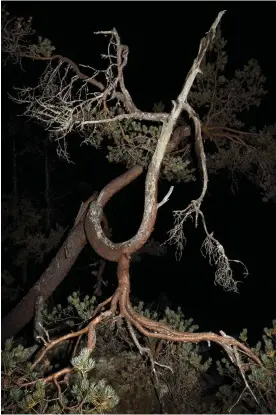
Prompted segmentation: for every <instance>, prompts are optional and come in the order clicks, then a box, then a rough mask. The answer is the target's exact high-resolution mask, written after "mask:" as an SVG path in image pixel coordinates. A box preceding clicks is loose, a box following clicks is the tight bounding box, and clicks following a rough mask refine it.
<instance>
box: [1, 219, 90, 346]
mask: <svg viewBox="0 0 276 415" xmlns="http://www.w3.org/2000/svg"><path fill="white" fill-rule="evenodd" d="M86 242H87V239H86V236H85V232H84V226H83V221H81V222H80V223H79V224H78V225H77V226H76V227H75V228H73V230H72V231H71V232H70V233H69V235H68V237H67V238H66V240H65V242H64V243H63V245H62V246H61V248H60V249H59V251H58V253H57V255H56V256H55V257H54V258H53V260H52V261H51V263H50V265H49V266H48V268H47V269H46V270H45V271H44V272H43V274H42V275H41V277H40V278H39V280H38V281H37V282H36V283H35V284H34V285H33V287H32V288H31V289H30V291H29V292H28V293H27V294H26V295H25V296H24V297H23V298H22V300H21V301H20V302H19V303H18V304H17V305H16V306H15V307H14V309H13V310H12V311H11V312H10V313H9V314H8V315H7V316H6V317H4V318H3V320H2V329H1V331H2V344H3V342H4V341H5V340H6V339H8V338H9V337H12V336H14V335H16V334H17V333H18V332H19V331H20V330H22V329H23V327H24V326H25V325H26V324H27V323H28V322H29V321H30V320H31V319H32V317H33V315H34V309H35V302H36V300H37V297H38V296H42V297H43V299H44V300H47V299H48V298H49V297H50V295H51V294H52V293H53V292H54V291H55V289H56V288H57V286H58V285H59V284H60V283H61V282H62V281H63V280H64V278H65V277H66V275H67V274H68V272H69V271H70V269H71V268H72V266H73V265H74V263H75V261H76V259H77V258H78V256H79V254H80V253H81V251H82V249H83V247H84V246H85V245H86Z"/></svg>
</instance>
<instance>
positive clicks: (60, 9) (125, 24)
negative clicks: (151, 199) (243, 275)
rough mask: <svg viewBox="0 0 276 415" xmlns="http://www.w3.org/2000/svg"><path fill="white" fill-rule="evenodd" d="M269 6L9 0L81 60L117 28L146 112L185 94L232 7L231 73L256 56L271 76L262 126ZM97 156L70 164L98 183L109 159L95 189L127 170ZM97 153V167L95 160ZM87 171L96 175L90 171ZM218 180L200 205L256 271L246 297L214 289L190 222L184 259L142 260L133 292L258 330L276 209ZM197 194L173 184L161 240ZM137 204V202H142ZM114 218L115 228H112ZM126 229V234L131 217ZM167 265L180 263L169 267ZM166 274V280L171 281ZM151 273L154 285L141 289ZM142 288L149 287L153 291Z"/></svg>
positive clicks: (257, 115) (202, 317)
mask: <svg viewBox="0 0 276 415" xmlns="http://www.w3.org/2000/svg"><path fill="white" fill-rule="evenodd" d="M273 7H274V6H273V2H271V3H269V2H264V1H262V2H256V3H254V2H231V3H229V2H172V1H170V2H105V1H104V2H80V1H78V2H65V1H64V2H9V3H7V8H8V10H9V11H10V13H11V14H12V15H17V16H25V17H28V16H33V25H34V27H35V29H36V30H37V32H38V34H39V35H42V36H45V37H48V38H49V39H51V41H52V43H53V44H54V45H55V46H56V52H57V53H60V54H62V55H65V56H68V57H70V58H71V59H72V60H74V61H75V62H77V63H82V64H88V65H89V64H91V65H92V66H97V64H98V63H99V58H98V57H99V56H100V54H101V53H105V49H104V47H105V45H106V42H105V41H104V40H103V39H102V38H101V37H99V36H95V35H93V32H94V31H97V30H110V29H112V28H113V27H115V28H116V29H117V31H118V32H119V34H120V36H121V41H122V42H123V43H125V44H127V45H128V46H129V49H130V53H129V60H128V66H127V68H126V70H125V83H126V86H127V88H128V89H129V92H130V93H131V95H132V97H133V99H134V102H135V104H136V105H137V106H138V107H139V108H140V109H142V110H143V109H144V110H151V109H152V107H153V104H154V103H155V102H157V101H160V100H161V101H163V102H164V103H165V104H167V105H168V109H170V102H171V100H173V99H175V98H176V96H177V95H178V93H179V92H180V90H181V87H182V85H183V82H184V79H185V76H186V73H187V71H188V70H189V69H190V66H191V64H192V60H193V59H194V58H195V56H196V54H197V52H198V45H199V41H200V39H201V38H202V36H203V35H204V34H205V32H206V31H207V30H208V29H209V28H210V26H211V24H212V23H213V21H214V19H215V17H216V16H217V14H218V12H219V11H221V10H224V9H226V10H227V13H226V14H225V15H224V17H223V19H222V31H223V36H224V37H225V38H226V39H227V40H228V47H227V50H228V55H229V65H228V73H229V74H231V73H232V72H233V71H234V70H235V69H236V68H239V67H240V68H241V67H242V66H243V65H244V64H246V63H247V61H248V60H249V59H251V58H254V59H257V60H258V62H259V64H260V66H261V68H262V70H263V73H264V75H265V76H266V77H267V84H266V88H267V89H268V91H269V94H268V96H267V97H266V98H265V100H264V104H263V105H262V109H261V110H258V111H255V112H254V113H253V115H252V123H253V125H257V126H261V125H263V124H270V123H273V122H274V121H275V119H276V117H275V110H274V108H275V106H274V104H273V98H274V97H275V86H276V84H275V65H274V63H273V59H274V50H275V14H274V12H273V10H274V9H273ZM7 76H8V75H7ZM21 76H22V79H19V78H17V80H16V85H20V83H21V82H22V83H23V84H26V81H25V78H24V76H26V74H24V73H22V74H21ZM8 77H9V76H8ZM92 153H93V151H92V150H91V149H90V148H88V147H85V148H83V147H82V148H80V150H79V153H78V154H76V155H75V160H74V161H77V160H80V163H79V164H78V163H76V165H75V174H76V176H77V177H78V178H79V179H80V180H82V181H87V182H90V183H92V180H93V179H94V181H95V174H97V171H98V170H97V168H98V166H104V171H105V172H106V173H105V175H103V174H102V175H101V177H98V180H97V185H96V188H100V187H101V186H102V185H104V184H106V182H107V181H109V180H110V179H111V178H114V177H115V176H116V175H117V174H118V173H120V172H122V171H124V168H120V167H118V166H114V165H112V166H109V165H108V163H107V161H106V160H105V159H104V157H102V156H100V155H97V160H96V159H95V155H94V153H93V155H92ZM93 157H94V158H93ZM92 159H93V165H91V164H92V163H90V160H92ZM88 172H89V176H90V179H89V178H88V177H87V176H88ZM139 180H140V179H139ZM139 180H138V184H137V185H134V186H133V189H134V190H133V193H132V194H133V195H134V193H135V192H136V190H137V189H138V190H139V191H141V192H142V188H143V179H141V180H140V181H139ZM216 180H217V179H213V180H212V179H211V180H210V189H209V193H210V194H211V195H212V196H210V197H207V199H206V202H205V205H204V209H206V210H205V211H206V212H207V220H208V223H209V229H214V230H215V234H216V236H217V237H218V239H220V240H221V242H222V244H223V245H225V249H226V252H227V253H228V254H229V256H230V257H232V258H233V257H234V258H237V259H240V260H242V261H244V262H246V263H247V265H248V267H249V271H250V276H249V277H248V278H247V281H246V282H245V283H244V284H243V285H242V286H241V294H240V295H236V294H225V293H224V292H223V290H222V289H221V288H218V287H214V285H213V270H212V269H210V267H208V265H207V261H206V260H204V259H202V258H201V256H200V254H199V253H198V251H199V248H200V243H201V241H202V237H203V234H202V232H201V231H196V237H195V236H194V234H195V232H194V230H193V229H192V228H191V226H190V227H189V231H188V236H189V237H190V240H188V246H187V249H186V250H185V252H184V258H183V261H182V262H180V263H177V264H175V262H174V258H173V255H171V256H170V257H169V258H168V259H167V260H165V259H161V260H160V259H158V260H151V261H147V260H145V265H146V267H148V271H147V272H146V273H145V267H143V271H142V272H141V273H139V267H140V265H138V266H137V267H136V269H135V270H134V271H133V278H132V280H133V286H132V292H133V295H134V296H135V295H136V294H137V295H139V298H140V299H141V300H148V301H150V300H151V299H155V297H156V296H154V295H153V294H152V293H153V292H154V291H156V287H158V289H159V290H160V291H164V292H167V293H168V295H169V296H170V297H171V298H172V300H173V301H174V302H175V303H177V304H179V305H180V306H182V308H183V311H184V313H185V314H186V315H187V317H194V318H195V319H196V322H197V323H199V324H200V326H201V327H203V328H204V329H211V330H218V329H223V330H225V331H227V330H234V331H239V330H240V329H241V328H242V327H244V326H247V327H249V328H251V329H252V330H253V329H255V331H256V332H258V333H259V331H260V329H261V328H262V327H263V326H264V325H269V323H270V321H271V320H272V318H273V313H274V315H275V306H273V296H274V298H275V288H276V287H275V282H274V276H275V270H274V271H272V270H273V268H272V265H273V264H272V259H271V258H272V256H273V255H274V253H273V249H272V247H271V244H272V243H271V242H269V239H270V240H272V237H273V226H274V227H275V223H274V213H275V208H274V206H272V204H269V205H264V204H262V203H261V201H260V199H261V198H260V195H259V193H258V191H257V190H256V189H254V188H252V187H251V186H249V185H242V186H241V190H240V191H239V193H238V195H237V196H236V197H235V198H234V197H231V195H230V190H229V187H230V184H229V182H226V185H223V184H222V183H224V182H222V181H219V180H217V181H216ZM135 186H136V187H135ZM167 188H168V185H167V184H162V183H161V184H160V193H161V194H162V195H163V194H164V193H165V192H166V190H167ZM187 189H188V190H187ZM93 190H94V188H93ZM93 190H92V191H93ZM197 190H198V188H197ZM124 192H125V193H124V194H125V195H126V197H125V199H123V200H122V199H121V201H120V200H119V198H118V203H119V207H120V208H119V209H118V215H119V216H120V217H119V218H118V217H117V216H116V218H115V219H116V221H118V222H119V223H121V220H122V219H123V220H124V221H125V217H126V216H124V215H126V214H127V212H128V211H129V209H130V205H129V203H130V202H132V200H126V199H131V198H129V197H128V196H127V195H128V193H127V191H124ZM192 193H193V189H192V188H191V186H190V185H189V186H186V187H185V186H183V185H181V186H179V187H178V189H175V191H174V193H173V196H172V197H171V199H170V202H169V203H167V204H166V205H165V206H164V209H163V210H162V212H161V213H160V215H159V217H158V221H157V225H156V234H155V235H156V238H157V239H160V240H164V238H165V237H166V236H165V232H166V231H167V230H168V229H169V228H170V226H171V223H172V215H171V211H172V210H173V209H176V208H184V207H185V206H186V204H185V203H187V202H188V201H189V198H190V196H191V194H192ZM183 194H185V196H183ZM141 196H142V193H141V194H140V197H141ZM123 197H124V195H123V194H122V198H123ZM183 197H184V199H185V200H184V201H183ZM137 203H138V204H139V201H138V199H137ZM78 204H79V200H78V201H77V202H76V203H75V205H76V209H77V206H78ZM119 210H120V211H121V213H120V214H119ZM116 213H117V205H116ZM115 219H113V220H114V225H113V226H115V227H116V224H115ZM111 221H112V217H111ZM137 221H139V219H137ZM111 226H112V223H111ZM126 228H127V229H126V230H125V232H126V233H127V232H129V229H130V226H129V224H127V225H126ZM133 229H135V224H134V228H133V227H131V232H132V230H133ZM164 229H165V230H164ZM191 235H193V236H191ZM124 236H125V235H124ZM127 236H131V235H129V234H128V235H127ZM190 241H191V242H190ZM274 245H275V244H274ZM160 263H161V265H160ZM195 264H196V265H195ZM141 267H142V265H141ZM171 267H174V268H173V271H172V268H171ZM270 269H272V270H271V271H270ZM237 272H239V271H237ZM168 276H169V278H170V282H171V285H170V286H168V282H167V277H168ZM149 278H151V284H152V287H153V289H152V291H149V290H148V288H146V289H143V287H144V286H145V284H146V283H148V281H149ZM138 281H139V282H138ZM199 287H201V288H199ZM145 291H147V292H148V293H149V292H151V294H149V295H148V296H147V295H146V294H145ZM151 295H152V296H153V297H152V298H151ZM262 304H263V305H262ZM261 310H262V313H261V312H260V311H261Z"/></svg>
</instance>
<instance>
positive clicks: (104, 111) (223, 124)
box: [2, 10, 276, 381]
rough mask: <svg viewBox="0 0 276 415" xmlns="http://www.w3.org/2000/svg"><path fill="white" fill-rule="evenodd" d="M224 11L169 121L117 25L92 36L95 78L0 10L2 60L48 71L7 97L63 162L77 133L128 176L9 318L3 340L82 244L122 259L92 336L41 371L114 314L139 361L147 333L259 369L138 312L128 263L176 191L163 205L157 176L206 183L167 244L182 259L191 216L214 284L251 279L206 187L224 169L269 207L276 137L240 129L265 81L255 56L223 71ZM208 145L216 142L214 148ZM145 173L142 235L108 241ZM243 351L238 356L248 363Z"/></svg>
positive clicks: (85, 219)
mask: <svg viewBox="0 0 276 415" xmlns="http://www.w3.org/2000/svg"><path fill="white" fill-rule="evenodd" d="M223 14H224V12H220V13H219V14H218V16H217V18H216V20H215V22H214V23H213V24H212V26H211V28H210V30H209V32H208V33H207V34H206V37H204V38H203V39H202V40H201V42H200V46H199V50H198V54H197V56H196V58H195V60H194V61H193V64H192V66H191V69H190V70H189V72H188V74H187V76H186V79H185V82H184V85H183V88H182V90H181V92H180V94H179V95H178V97H176V99H175V100H174V101H173V103H172V109H171V111H170V113H166V112H164V111H163V110H162V108H161V107H160V106H159V107H158V106H156V107H155V108H154V111H152V112H144V111H141V110H139V109H138V108H137V106H136V105H135V103H134V102H133V99H132V97H131V95H130V93H129V91H128V89H127V87H126V85H125V82H124V68H125V67H126V65H127V62H128V47H127V46H126V45H124V44H122V43H121V41H120V36H119V33H118V32H117V31H116V29H112V30H110V31H101V32H97V33H96V35H104V36H107V37H108V38H109V43H108V48H107V52H106V54H104V55H102V57H103V59H104V60H105V62H107V65H106V66H107V68H106V69H104V70H96V69H94V68H92V67H90V66H87V65H86V66H83V69H81V67H80V66H78V65H77V64H76V63H75V62H73V61H72V60H71V59H70V58H68V57H65V56H61V55H59V54H54V53H53V52H54V49H55V48H54V47H53V46H52V44H51V42H50V41H49V40H48V39H43V38H41V37H39V38H38V41H36V42H35V41H34V33H35V32H34V31H33V29H32V21H31V18H30V19H29V20H28V21H25V20H24V19H23V18H10V16H9V14H8V13H7V12H6V11H5V10H3V11H2V51H3V52H4V54H5V60H6V62H7V61H8V60H11V61H13V62H14V63H21V61H22V60H23V59H31V60H33V61H43V62H45V64H46V69H45V70H44V72H43V73H42V75H41V77H40V78H39V81H38V83H37V85H36V86H35V87H28V88H20V89H18V88H17V89H16V96H13V97H11V99H13V100H14V101H15V102H17V103H18V104H21V105H24V114H25V115H26V116H27V117H29V118H32V119H34V120H36V121H38V122H39V123H40V124H42V125H43V127H44V128H45V129H46V130H48V131H49V136H50V138H51V139H52V140H54V141H55V142H56V143H57V151H58V154H59V155H60V156H62V157H65V158H67V159H69V156H70V155H69V153H68V148H67V141H66V139H67V136H68V135H69V134H70V133H77V134H79V136H80V137H81V139H82V142H84V143H87V144H90V145H92V146H95V147H96V148H97V147H99V146H100V145H101V144H102V145H104V146H106V151H107V157H108V160H109V161H110V162H116V163H124V164H125V165H126V167H127V169H128V170H127V171H126V172H125V173H124V174H122V175H121V176H120V177H117V178H115V179H114V180H112V181H111V182H110V183H108V184H107V185H106V186H105V187H104V188H103V189H102V190H101V191H100V192H99V193H97V194H93V195H92V196H91V197H90V198H89V199H88V200H87V201H86V202H85V203H83V204H82V205H81V207H80V210H79V213H78V215H77V217H76V220H75V223H74V226H73V228H72V229H71V231H70V233H69V234H68V236H67V238H66V240H65V242H64V243H63V245H62V246H61V248H60V249H59V251H58V252H57V254H56V256H55V258H54V259H53V260H52V262H51V263H50V265H49V266H48V268H47V269H46V270H45V272H44V273H43V274H42V276H41V277H40V278H39V279H38V281H37V283H36V284H35V285H34V286H33V287H32V288H31V289H30V291H29V292H28V293H27V294H26V296H25V297H24V298H23V299H22V300H21V301H20V303H19V304H18V305H17V306H16V307H15V308H14V309H13V310H12V311H11V312H10V313H9V314H8V315H7V316H6V317H5V318H4V319H3V321H2V338H4V339H6V338H8V337H10V336H13V335H15V334H16V333H18V332H19V331H20V330H21V329H22V328H23V327H24V326H25V324H26V323H28V322H29V321H30V320H31V319H32V318H33V316H34V314H35V310H39V307H40V306H41V303H43V302H44V301H45V300H46V299H47V298H48V297H49V296H50V295H51V294H52V292H53V291H54V290H55V289H56V287H57V286H58V285H59V284H60V282H61V281H62V280H63V279H64V278H65V276H66V275H67V273H68V271H69V270H70V268H71V267H72V265H73V264H74V262H75V261H76V259H77V257H78V255H79V254H80V252H81V250H82V248H83V247H84V246H85V245H86V244H87V243H89V244H90V245H91V246H92V248H93V249H94V250H95V252H96V253H97V254H98V255H99V256H100V257H101V258H102V259H103V260H104V261H113V262H116V263H117V278H118V287H117V289H116V290H115V292H114V294H113V295H112V296H111V297H110V298H108V299H106V300H105V301H104V302H103V303H101V304H100V305H99V307H98V308H97V309H96V310H95V312H94V314H93V315H92V316H91V319H90V322H89V324H88V325H87V326H86V327H85V328H83V329H82V330H80V331H78V332H74V333H70V334H68V335H67V336H64V337H62V338H60V339H55V340H53V341H49V342H45V346H44V349H43V350H42V352H41V354H40V355H39V357H38V358H37V360H36V362H35V363H34V366H35V365H36V364H37V363H38V362H39V361H40V360H41V359H42V358H43V356H45V353H46V352H48V351H49V350H50V349H51V348H52V347H54V346H55V345H56V344H58V343H59V342H61V341H63V340H64V339H65V338H66V339H68V338H73V337H77V336H80V335H82V334H84V333H86V334H87V349H88V350H93V348H94V346H95V342H96V331H95V327H96V326H97V325H98V324H99V323H100V322H101V321H103V320H105V319H110V321H112V319H113V318H115V316H116V314H117V317H116V318H118V312H119V315H120V318H121V319H123V320H124V321H125V322H126V324H127V327H128V329H129V331H130V334H131V336H132V338H133V340H134V342H135V344H136V345H137V347H138V348H139V350H140V352H141V353H149V354H150V351H149V350H147V349H145V348H143V347H142V346H141V345H140V344H139V341H138V339H137V336H136V334H135V333H136V331H135V330H137V331H138V332H140V333H141V334H143V335H144V336H148V337H151V338H156V339H163V340H167V341H175V342H193V343H198V342H201V341H208V342H215V343H218V344H220V345H221V346H222V347H223V348H224V349H225V350H226V352H227V353H228V355H229V357H230V358H231V359H232V360H233V361H234V362H235V363H236V365H237V366H238V368H239V370H240V371H241V372H242V374H243V373H244V369H243V367H244V366H243V363H244V359H245V356H247V357H249V358H250V359H251V360H252V361H253V362H254V364H256V365H262V363H261V361H260V359H259V358H258V357H257V356H256V355H255V354H254V353H253V352H252V351H251V350H250V349H249V348H248V347H246V346H245V345H244V344H243V343H241V342H239V341H237V340H236V339H234V338H232V337H229V336H226V335H225V334H224V333H223V332H222V333H221V335H218V334H215V333H190V332H189V333H188V332H178V331H176V330H173V329H172V328H170V327H169V326H168V325H166V324H163V323H160V322H156V321H152V320H150V319H148V318H146V317H145V316H142V315H140V314H139V313H138V312H137V311H135V310H134V309H133V307H132V305H131V302H130V298H129V294H130V281H129V268H130V261H131V257H132V256H133V255H134V254H135V253H136V252H137V251H138V250H139V249H141V248H142V247H143V246H144V245H145V243H146V242H147V241H148V239H149V238H150V236H151V234H152V231H153V228H154V225H155V221H156V216H157V213H158V210H159V208H161V206H162V205H163V204H164V203H165V202H166V201H167V200H168V198H169V197H170V194H171V191H172V190H173V188H171V189H170V191H169V193H168V194H167V195H166V196H165V198H164V199H163V200H162V201H158V180H159V178H160V177H161V176H162V177H164V178H166V179H168V180H174V181H178V182H181V181H182V182H189V181H193V180H197V179H200V180H201V181H202V190H201V193H200V195H199V196H198V198H197V199H196V200H192V201H191V202H190V203H189V204H188V206H187V207H184V208H183V210H181V211H174V212H173V215H174V227H173V228H172V229H171V230H170V232H169V235H168V241H167V242H168V243H173V244H176V253H177V256H181V254H182V250H183V247H184V244H185V236H184V233H183V227H184V224H185V222H186V221H187V220H188V219H190V218H194V219H195V224H196V226H199V224H201V225H202V226H203V229H204V231H205V234H206V238H205V240H204V241H203V245H202V250H203V253H204V254H205V255H206V256H207V257H208V258H209V261H210V262H212V263H214V264H215V266H216V272H215V282H216V283H218V284H220V285H221V286H222V287H223V288H224V289H226V290H234V291H235V290H237V282H236V281H235V280H234V278H233V274H232V269H231V263H232V262H233V261H234V262H238V263H240V265H241V267H242V268H243V270H244V271H245V272H246V267H245V266H244V265H243V264H242V263H241V262H239V261H237V260H230V259H228V257H227V255H226V254H225V251H224V248H223V246H222V245H221V244H220V243H219V241H218V240H217V239H215V237H214V235H213V233H212V232H210V231H209V230H208V227H207V223H206V221H205V217H204V213H203V211H202V207H201V206H202V202H203V199H204V197H205V194H206V191H207V186H208V174H209V173H213V172H218V171H219V170H220V169H222V168H225V167H227V168H228V169H229V170H230V172H231V174H232V177H233V178H234V180H236V179H235V178H236V177H238V175H239V174H241V173H244V174H246V175H247V177H248V178H249V179H250V180H252V181H253V182H254V183H255V184H256V185H257V186H259V187H260V188H261V189H262V191H263V197H264V199H265V200H269V199H275V196H276V181H275V178H276V163H275V154H276V144H275V139H274V137H273V134H274V133H275V129H274V128H273V127H264V128H263V130H262V131H257V130H256V129H254V128H250V127H248V126H247V125H246V124H245V122H244V121H243V115H244V112H245V111H247V110H249V109H250V108H251V107H252V106H258V105H259V104H260V103H261V100H262V98H263V96H264V95H265V93H266V91H265V90H264V81H265V78H264V77H263V75H262V74H261V70H260V68H259V65H258V63H257V62H256V61H253V60H251V61H249V62H248V64H247V65H245V66H244V68H243V69H242V70H237V71H236V72H235V74H234V76H233V78H232V79H227V78H226V76H225V75H224V69H225V66H226V64H227V55H226V52H225V45H226V42H225V40H224V39H223V38H222V35H221V31H220V30H219V28H218V29H217V27H218V25H219V23H220V20H221V18H222V16H223ZM207 143H211V145H209V146H208V151H207V150H206V145H205V144H207ZM193 154H195V155H196V160H195V157H194V156H193ZM143 170H146V171H147V174H146V179H145V195H144V211H143V218H142V221H141V224H140V227H139V229H138V231H137V233H136V235H135V236H133V237H132V238H131V239H129V240H127V241H125V242H121V243H113V242H112V240H111V236H110V233H109V229H108V222H107V218H106V217H105V215H104V213H103V210H104V208H105V206H106V204H107V203H108V201H109V200H110V199H111V198H112V196H114V195H115V194H116V193H118V192H119V191H120V190H121V189H122V188H124V187H125V186H127V185H128V184H129V183H131V182H132V181H133V180H135V178H137V177H138V176H139V175H141V174H142V172H143ZM141 203H142V201H141ZM38 314H39V312H38ZM36 320H37V319H36ZM134 328H135V330H134ZM240 353H243V358H241V357H240ZM70 370H71V369H66V370H64V371H60V372H59V373H58V375H57V374H55V375H52V376H49V378H48V379H47V381H51V380H53V379H54V380H55V381H57V379H58V377H61V376H63V375H65V374H67V373H68V371H70Z"/></svg>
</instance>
